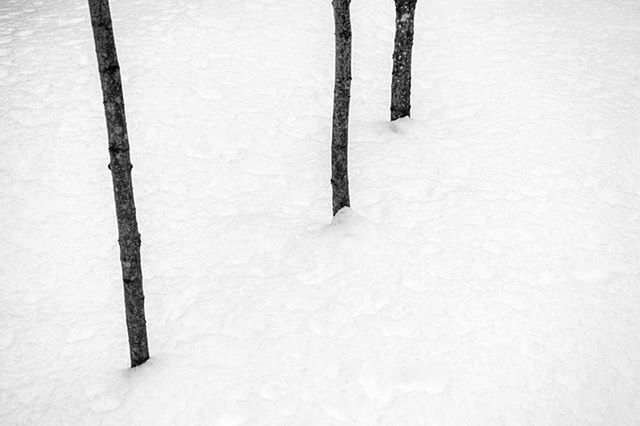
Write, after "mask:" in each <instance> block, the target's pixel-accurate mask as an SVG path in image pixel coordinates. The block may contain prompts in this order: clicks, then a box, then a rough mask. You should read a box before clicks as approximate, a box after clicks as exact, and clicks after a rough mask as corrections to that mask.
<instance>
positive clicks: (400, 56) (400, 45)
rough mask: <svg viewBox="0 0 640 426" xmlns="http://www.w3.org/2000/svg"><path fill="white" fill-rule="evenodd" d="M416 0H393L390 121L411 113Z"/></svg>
mask: <svg viewBox="0 0 640 426" xmlns="http://www.w3.org/2000/svg"><path fill="white" fill-rule="evenodd" d="M416 1H417V0H395V2H396V36H395V42H394V48H393V73H392V82H391V121H393V120H396V119H398V118H402V117H409V116H410V114H411V50H412V48H413V21H414V16H415V11H416Z"/></svg>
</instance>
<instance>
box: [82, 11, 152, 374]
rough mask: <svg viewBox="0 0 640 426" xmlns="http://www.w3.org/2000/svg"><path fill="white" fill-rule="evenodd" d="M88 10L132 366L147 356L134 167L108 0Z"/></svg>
mask: <svg viewBox="0 0 640 426" xmlns="http://www.w3.org/2000/svg"><path fill="white" fill-rule="evenodd" d="M89 11H90V12H91V26H92V28H93V37H94V41H95V45H96V56H97V57H98V70H99V72H100V82H101V84H102V96H103V104H104V112H105V117H106V121H107V133H108V136H109V155H110V163H109V169H110V170H111V177H112V180H113V192H114V197H115V204H116V217H117V219H118V243H119V244H120V263H121V265H122V281H123V284H124V301H125V312H126V320H127V332H128V335H129V355H130V358H131V366H132V367H136V366H138V365H140V364H142V363H144V362H145V361H146V360H148V359H149V347H148V343H147V326H146V320H145V314H144V293H143V289H142V268H141V265H140V233H139V232H138V223H137V220H136V207H135V204H134V200H133V187H132V184H131V168H132V166H131V160H130V157H129V139H128V136H127V123H126V119H125V112H124V99H123V95H122V84H121V82H120V65H119V64H118V57H117V55H116V45H115V40H114V37H113V27H112V24H111V13H110V11H109V1H108V0H89Z"/></svg>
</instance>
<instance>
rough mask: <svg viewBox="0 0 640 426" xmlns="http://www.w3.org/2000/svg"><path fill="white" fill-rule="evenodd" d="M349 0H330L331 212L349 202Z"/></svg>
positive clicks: (346, 205)
mask: <svg viewBox="0 0 640 426" xmlns="http://www.w3.org/2000/svg"><path fill="white" fill-rule="evenodd" d="M350 3H351V0H333V2H332V4H333V12H334V18H335V27H336V30H335V38H336V70H335V86H334V90H333V130H332V135H331V186H332V189H333V214H334V215H335V214H336V213H338V211H339V210H340V209H341V208H343V207H348V206H349V205H350V201H349V175H348V167H347V166H348V163H347V152H348V144H349V102H350V100H351V17H350V16H349V4H350Z"/></svg>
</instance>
